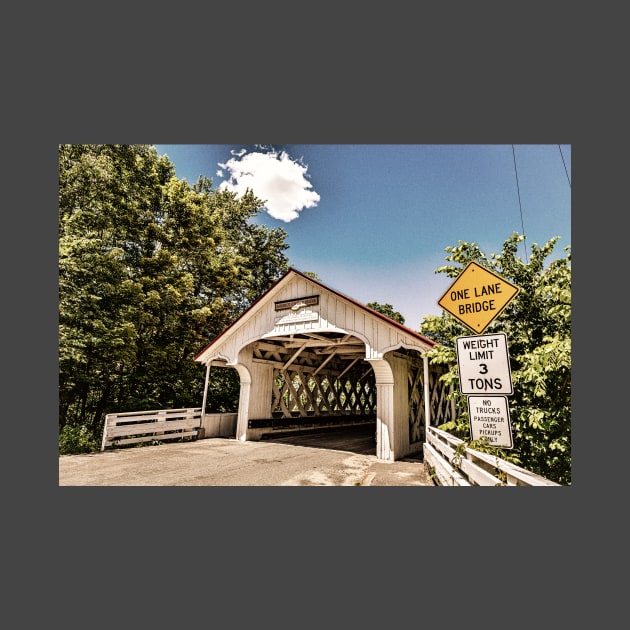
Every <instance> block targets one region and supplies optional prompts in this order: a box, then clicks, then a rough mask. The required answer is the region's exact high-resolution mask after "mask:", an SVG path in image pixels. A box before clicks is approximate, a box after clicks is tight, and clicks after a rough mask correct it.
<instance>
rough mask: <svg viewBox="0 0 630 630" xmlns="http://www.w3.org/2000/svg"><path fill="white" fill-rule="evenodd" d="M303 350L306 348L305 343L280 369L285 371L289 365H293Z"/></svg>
mask: <svg viewBox="0 0 630 630" xmlns="http://www.w3.org/2000/svg"><path fill="white" fill-rule="evenodd" d="M304 348H306V343H304V345H302V346H301V347H300V348H298V350H297V352H295V353H294V354H293V356H292V357H291V358H290V359H289V360H288V361H287V362H286V363H285V364H284V365H283V366H282V369H283V370H286V369H287V368H288V367H289V366H290V365H291V363H293V361H295V360H296V359H297V358H298V356H299V355H300V352H302V350H304Z"/></svg>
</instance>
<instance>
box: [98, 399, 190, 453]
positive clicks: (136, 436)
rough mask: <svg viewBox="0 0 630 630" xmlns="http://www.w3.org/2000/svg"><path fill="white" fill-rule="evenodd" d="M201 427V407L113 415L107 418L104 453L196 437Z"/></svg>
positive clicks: (102, 448)
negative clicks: (141, 444) (136, 444)
mask: <svg viewBox="0 0 630 630" xmlns="http://www.w3.org/2000/svg"><path fill="white" fill-rule="evenodd" d="M200 426H201V407H197V408H189V409H164V410H156V411H131V412H127V413H110V414H107V415H106V416H105V426H104V427H103V441H102V443H101V451H104V450H105V449H106V448H107V447H112V446H120V445H122V444H133V443H136V442H153V441H156V440H157V441H162V440H178V439H183V438H185V437H196V436H197V433H198V431H199V428H200Z"/></svg>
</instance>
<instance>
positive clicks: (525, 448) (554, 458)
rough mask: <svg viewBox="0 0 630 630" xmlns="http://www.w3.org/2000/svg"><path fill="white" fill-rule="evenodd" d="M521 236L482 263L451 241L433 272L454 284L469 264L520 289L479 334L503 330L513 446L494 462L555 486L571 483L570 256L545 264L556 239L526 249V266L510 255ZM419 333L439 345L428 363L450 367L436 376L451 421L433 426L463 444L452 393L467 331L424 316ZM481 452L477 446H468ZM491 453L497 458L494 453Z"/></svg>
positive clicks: (470, 249) (462, 401) (459, 401)
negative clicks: (447, 395)
mask: <svg viewBox="0 0 630 630" xmlns="http://www.w3.org/2000/svg"><path fill="white" fill-rule="evenodd" d="M522 240H523V237H522V236H520V235H518V234H516V233H514V234H512V235H511V236H510V237H509V238H508V239H507V240H506V241H505V243H504V245H503V251H502V252H501V253H500V254H492V255H491V256H490V257H486V255H485V254H484V253H483V252H481V251H480V249H479V247H478V246H477V245H476V244H475V243H464V242H462V241H459V242H458V245H457V246H456V247H448V248H446V251H447V253H448V254H449V255H448V256H447V257H446V260H447V261H451V262H452V263H455V264H451V265H447V266H443V267H440V268H439V269H437V270H436V273H446V274H447V275H448V276H449V277H450V278H456V277H457V276H458V275H459V273H460V272H461V271H462V270H463V268H464V267H465V266H466V265H467V264H468V263H469V262H470V261H475V262H477V263H479V264H480V265H483V266H484V267H486V268H487V269H490V270H492V271H494V272H496V273H497V274H499V275H500V276H501V277H503V278H505V279H507V280H509V281H510V282H512V283H513V284H515V285H516V286H518V287H519V288H520V291H519V293H518V294H517V296H516V297H515V298H514V299H513V300H512V301H511V302H510V304H508V306H507V307H506V309H505V310H504V311H503V312H502V313H501V315H500V316H499V317H498V318H497V319H496V320H495V321H494V322H493V323H492V324H491V325H490V326H489V327H488V329H487V330H486V331H485V332H486V333H487V334H491V333H493V332H504V333H506V335H507V339H508V348H509V354H510V365H511V370H512V380H513V383H514V394H513V395H512V396H510V398H509V408H510V419H511V424H512V434H513V439H514V448H513V449H511V450H509V449H500V453H501V454H500V455H499V456H500V457H502V458H503V459H506V460H508V461H513V462H515V463H518V464H519V465H521V466H523V467H524V468H527V469H528V470H531V471H532V472H535V473H537V474H539V475H542V476H543V477H546V478H548V479H551V480H552V481H555V482H557V483H561V484H567V485H568V484H570V483H571V253H570V247H566V248H565V250H564V251H565V254H566V255H565V257H564V258H559V259H556V260H553V261H551V262H550V263H549V264H548V265H546V266H545V260H546V259H547V258H548V257H549V256H550V255H551V254H552V252H553V249H554V246H555V245H556V243H557V241H558V237H554V238H552V239H551V240H549V241H548V242H547V243H546V244H545V245H543V246H542V247H539V246H538V245H537V244H535V243H534V244H533V245H532V247H531V256H530V260H529V262H528V263H524V262H523V261H522V260H521V259H520V258H517V257H516V251H517V247H518V244H519V243H520V242H521V241H522ZM421 330H422V333H423V334H424V335H426V336H427V337H429V338H431V339H433V340H435V341H437V342H439V343H440V344H441V345H439V346H437V347H436V348H435V349H434V350H432V351H431V352H430V357H431V361H432V363H439V364H442V365H447V366H449V367H450V369H449V371H448V373H447V374H445V375H444V376H443V377H442V378H443V380H444V381H446V382H448V383H449V384H452V385H453V387H454V389H455V391H454V393H453V394H452V395H451V397H452V398H454V399H455V402H456V408H457V420H455V421H451V422H448V423H445V424H444V425H442V426H441V427H440V428H442V429H444V430H446V431H449V432H451V433H453V434H454V435H456V436H457V437H460V438H462V439H463V440H465V441H467V444H468V445H469V446H470V447H471V448H472V447H473V446H472V443H471V442H470V440H469V435H470V429H469V422H468V413H467V404H466V397H465V396H462V395H461V394H460V393H459V391H458V390H459V376H458V372H457V356H456V351H455V345H456V338H457V337H458V336H464V335H470V330H468V329H467V328H465V327H464V326H463V325H461V324H460V323H459V322H458V321H457V320H455V318H453V317H451V316H450V315H449V314H448V313H446V312H443V313H442V314H441V315H440V316H428V317H425V318H424V320H423V322H422V325H421ZM475 448H477V450H481V448H480V445H479V444H477V445H475ZM496 454H498V453H496Z"/></svg>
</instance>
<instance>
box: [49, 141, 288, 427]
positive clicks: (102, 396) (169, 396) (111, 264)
mask: <svg viewBox="0 0 630 630" xmlns="http://www.w3.org/2000/svg"><path fill="white" fill-rule="evenodd" d="M174 173H175V172H174V168H173V165H172V164H171V163H170V162H169V161H168V159H167V158H166V157H160V156H158V154H157V152H156V150H155V148H154V147H151V146H150V145H61V146H60V147H59V424H60V428H61V429H62V430H63V429H64V428H65V427H66V426H76V427H86V430H87V431H88V433H89V434H91V435H99V434H100V432H101V431H102V423H103V420H104V417H105V414H107V413H108V412H116V411H137V410H145V409H157V408H175V407H188V406H200V404H201V401H202V398H203V386H204V377H205V374H204V370H203V369H202V368H201V366H199V365H198V364H196V363H195V362H194V361H193V357H194V356H195V354H196V353H197V352H198V351H199V350H201V349H202V348H203V347H204V346H205V345H206V344H207V343H208V341H209V340H211V339H213V338H214V337H215V336H216V335H218V334H219V333H220V332H222V331H223V330H224V329H225V328H226V327H227V326H228V325H229V324H230V323H231V322H232V321H233V320H234V319H235V318H236V317H238V315H240V314H241V313H242V312H243V310H244V309H245V308H247V307H248V306H249V305H250V304H251V302H252V301H253V300H254V299H255V298H257V297H258V296H259V295H260V294H261V293H262V292H263V291H265V290H266V289H267V288H268V287H269V286H270V285H271V284H272V283H273V282H275V281H276V280H277V279H278V278H279V277H280V276H281V275H282V274H283V273H285V271H286V270H287V269H288V261H287V258H286V255H285V250H286V249H287V248H288V245H287V244H286V243H285V239H286V232H285V231H284V230H282V229H269V228H267V227H265V226H259V225H256V224H255V223H254V222H253V221H252V219H253V218H254V217H255V216H256V214H257V213H258V212H259V211H260V208H261V207H262V203H261V201H260V200H259V199H257V198H256V197H255V196H254V194H253V193H252V192H251V191H249V192H248V193H247V194H245V195H243V196H241V197H238V198H237V196H236V195H235V194H233V193H230V192H228V191H218V190H215V189H213V188H212V181H211V180H210V179H208V178H204V177H201V178H200V179H199V180H198V181H197V183H196V184H195V185H193V186H191V185H189V184H188V183H187V182H186V181H185V180H184V181H180V180H178V179H177V178H176V177H175V174H174ZM220 372H232V370H223V371H221V370H217V371H216V372H215V373H213V381H214V383H213V384H211V391H210V392H209V396H208V407H212V406H213V405H215V404H216V406H217V407H218V408H227V410H230V411H231V410H233V409H234V408H235V404H236V403H235V401H237V400H238V378H237V377H236V378H235V377H234V376H225V375H220V374H219V373H220ZM217 383H218V384H219V385H221V386H224V387H226V388H227V389H226V390H218V389H217Z"/></svg>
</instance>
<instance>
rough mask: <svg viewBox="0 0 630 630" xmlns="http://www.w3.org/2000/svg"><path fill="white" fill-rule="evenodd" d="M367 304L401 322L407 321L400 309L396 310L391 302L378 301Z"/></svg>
mask: <svg viewBox="0 0 630 630" xmlns="http://www.w3.org/2000/svg"><path fill="white" fill-rule="evenodd" d="M366 306H367V307H368V308H371V309H372V310H374V311H378V312H379V313H381V314H383V315H386V316H387V317H389V318H390V319H393V320H394V321H395V322H398V323H399V324H404V323H405V318H404V317H403V316H402V315H401V314H400V313H399V312H398V311H395V310H394V307H393V306H392V305H391V304H379V303H378V302H369V303H368V304H366Z"/></svg>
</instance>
